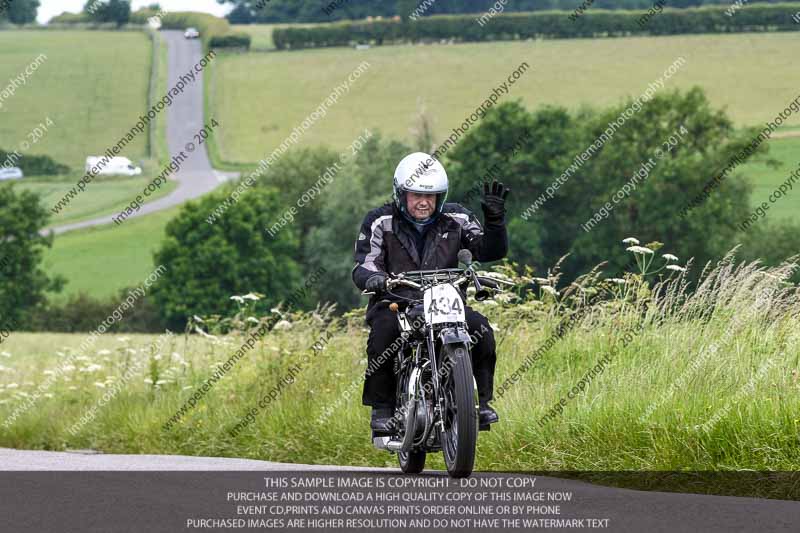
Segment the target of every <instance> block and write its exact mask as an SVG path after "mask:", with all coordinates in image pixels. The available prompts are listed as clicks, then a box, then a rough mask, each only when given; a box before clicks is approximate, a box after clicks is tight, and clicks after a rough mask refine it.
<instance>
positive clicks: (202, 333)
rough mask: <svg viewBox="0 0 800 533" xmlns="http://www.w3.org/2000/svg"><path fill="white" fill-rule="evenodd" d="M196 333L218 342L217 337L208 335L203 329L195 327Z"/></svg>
mask: <svg viewBox="0 0 800 533" xmlns="http://www.w3.org/2000/svg"><path fill="white" fill-rule="evenodd" d="M194 331H195V333H198V334H200V336H201V337H205V338H206V339H212V340H216V339H217V337H216V336H214V335H209V334H208V333H206V332H205V331H203V330H202V329H201V328H199V327H197V326H195V327H194Z"/></svg>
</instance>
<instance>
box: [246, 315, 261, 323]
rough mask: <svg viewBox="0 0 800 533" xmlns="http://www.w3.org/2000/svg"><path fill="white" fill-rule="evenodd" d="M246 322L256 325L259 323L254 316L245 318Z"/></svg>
mask: <svg viewBox="0 0 800 533" xmlns="http://www.w3.org/2000/svg"><path fill="white" fill-rule="evenodd" d="M247 321H248V322H250V323H251V324H258V323H259V320H258V319H257V318H256V317H254V316H249V317H247Z"/></svg>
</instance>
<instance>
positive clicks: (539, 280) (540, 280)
mask: <svg viewBox="0 0 800 533" xmlns="http://www.w3.org/2000/svg"><path fill="white" fill-rule="evenodd" d="M531 279H533V281H535V282H536V283H538V284H540V285H549V284H550V280H549V279H547V278H531Z"/></svg>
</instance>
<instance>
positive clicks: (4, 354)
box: [0, 352, 11, 357]
mask: <svg viewBox="0 0 800 533" xmlns="http://www.w3.org/2000/svg"><path fill="white" fill-rule="evenodd" d="M0 355H2V356H3V357H11V354H10V353H8V352H0Z"/></svg>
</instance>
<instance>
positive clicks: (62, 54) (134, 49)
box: [0, 31, 152, 171]
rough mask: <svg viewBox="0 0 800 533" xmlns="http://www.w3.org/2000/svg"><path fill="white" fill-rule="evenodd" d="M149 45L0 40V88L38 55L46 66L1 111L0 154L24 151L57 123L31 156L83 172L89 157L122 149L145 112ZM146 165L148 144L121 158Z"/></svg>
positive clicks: (31, 36) (118, 38) (127, 36)
mask: <svg viewBox="0 0 800 533" xmlns="http://www.w3.org/2000/svg"><path fill="white" fill-rule="evenodd" d="M151 48H152V47H151V44H150V40H149V39H148V37H147V35H145V34H144V33H141V32H106V31H81V32H78V31H3V32H0V80H2V87H5V86H6V84H7V80H8V79H10V78H13V77H16V76H18V75H20V74H21V72H22V71H23V70H24V69H25V67H26V66H27V65H28V64H30V63H31V61H32V60H33V59H34V58H36V57H37V56H38V55H39V54H44V55H46V56H47V59H46V60H44V61H43V63H42V64H41V65H40V66H39V68H38V70H36V71H35V72H34V73H33V74H32V75H31V77H30V78H29V79H28V82H27V84H26V85H23V86H20V87H18V88H17V90H16V93H15V94H14V95H13V96H11V97H10V98H8V99H7V100H5V101H4V105H3V107H2V109H0V147H2V148H3V149H5V150H8V151H11V150H13V149H15V148H18V147H19V144H20V143H21V142H22V141H24V140H25V138H26V136H27V134H28V133H29V132H30V131H31V129H32V128H33V127H34V126H35V125H36V124H38V123H40V122H44V121H45V119H46V118H47V117H50V118H51V119H52V121H53V122H54V123H55V124H54V125H53V126H51V127H50V128H49V131H48V133H47V134H46V135H45V136H44V138H42V139H41V140H40V141H39V142H38V143H37V144H35V145H34V146H33V147H31V149H30V150H29V152H28V153H31V154H45V155H49V156H51V157H53V158H54V159H56V160H57V161H59V162H61V163H64V164H67V165H69V166H71V167H72V168H73V170H75V171H81V170H82V169H83V166H84V162H85V160H86V157H87V156H89V155H98V154H102V153H103V152H104V151H105V150H106V149H107V148H108V147H110V146H113V145H114V144H116V143H117V141H118V140H119V138H120V137H121V136H123V135H124V134H125V133H126V132H128V131H129V130H130V128H131V127H132V126H133V125H134V124H135V123H136V121H137V120H138V117H139V115H140V114H142V113H143V112H144V111H145V110H146V109H147V107H148V106H147V91H148V85H149V80H150V68H151ZM120 155H124V156H126V157H128V158H130V159H131V160H132V161H136V162H138V161H139V160H140V159H142V158H147V157H148V153H147V136H146V135H140V136H137V137H136V139H135V140H134V141H133V142H132V143H130V144H129V145H128V146H126V148H125V151H124V153H123V154H120Z"/></svg>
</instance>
